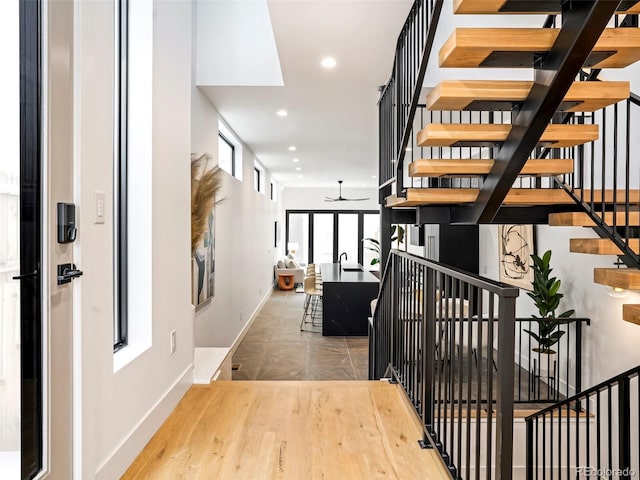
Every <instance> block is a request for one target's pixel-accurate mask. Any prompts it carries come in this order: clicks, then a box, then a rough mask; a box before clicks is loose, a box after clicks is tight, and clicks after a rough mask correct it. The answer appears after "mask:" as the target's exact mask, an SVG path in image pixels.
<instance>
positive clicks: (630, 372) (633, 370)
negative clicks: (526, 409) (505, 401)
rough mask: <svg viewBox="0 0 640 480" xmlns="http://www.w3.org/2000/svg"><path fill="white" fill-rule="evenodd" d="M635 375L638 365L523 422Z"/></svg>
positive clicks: (639, 372) (568, 404) (638, 373)
mask: <svg viewBox="0 0 640 480" xmlns="http://www.w3.org/2000/svg"><path fill="white" fill-rule="evenodd" d="M636 375H640V365H638V366H637V367H633V368H630V369H629V370H627V371H626V372H623V373H620V374H618V375H616V376H615V377H611V378H609V379H608V380H605V381H603V382H600V383H598V384H597V385H594V386H593V387H590V388H587V389H585V390H582V391H581V392H578V393H576V394H575V395H573V396H571V397H569V398H565V399H564V400H561V401H559V402H557V403H554V404H553V405H549V406H548V407H546V408H543V409H542V410H538V411H537V412H535V413H532V414H531V415H529V416H528V417H526V418H525V421H527V422H529V421H530V420H535V419H536V418H537V417H543V416H545V415H546V414H548V413H551V412H552V411H554V410H560V409H561V408H563V407H567V406H568V407H571V404H575V403H577V402H580V401H581V400H583V399H584V398H585V397H587V396H589V395H591V394H592V393H596V392H598V391H602V390H604V389H606V388H607V387H608V386H610V385H613V384H614V383H618V382H619V381H620V380H622V379H624V378H629V377H632V376H636Z"/></svg>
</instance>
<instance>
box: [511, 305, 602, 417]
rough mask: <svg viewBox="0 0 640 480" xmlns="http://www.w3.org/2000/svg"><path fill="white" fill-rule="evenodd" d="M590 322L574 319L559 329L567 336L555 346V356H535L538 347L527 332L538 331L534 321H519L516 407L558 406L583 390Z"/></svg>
mask: <svg viewBox="0 0 640 480" xmlns="http://www.w3.org/2000/svg"><path fill="white" fill-rule="evenodd" d="M590 324H591V320H590V319H588V318H574V319H573V322H572V323H570V324H565V325H560V326H559V327H558V330H559V331H563V332H565V333H564V334H563V335H562V337H560V340H559V341H558V343H557V344H556V345H554V346H553V350H554V351H555V352H556V353H555V354H552V355H549V354H544V353H539V352H535V351H534V350H533V349H534V348H535V347H537V343H536V342H535V341H534V340H532V337H531V336H530V335H529V334H527V333H526V331H525V330H529V331H533V332H536V331H537V325H536V321H535V320H534V319H532V318H516V339H515V345H516V359H515V362H516V371H515V385H514V390H515V397H514V401H515V402H516V403H525V404H541V403H542V404H544V403H555V402H558V401H560V400H562V399H564V398H567V397H570V396H571V395H573V394H574V393H577V392H580V391H581V390H582V352H583V345H582V339H583V336H582V334H583V329H584V326H585V325H590Z"/></svg>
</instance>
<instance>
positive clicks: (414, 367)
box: [369, 250, 519, 480]
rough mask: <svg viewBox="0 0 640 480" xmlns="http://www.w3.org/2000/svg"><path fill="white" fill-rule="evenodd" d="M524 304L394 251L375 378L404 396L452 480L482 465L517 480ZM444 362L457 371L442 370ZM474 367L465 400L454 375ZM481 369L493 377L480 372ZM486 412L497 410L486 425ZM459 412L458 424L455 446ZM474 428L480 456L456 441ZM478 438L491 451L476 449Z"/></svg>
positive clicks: (378, 330)
mask: <svg viewBox="0 0 640 480" xmlns="http://www.w3.org/2000/svg"><path fill="white" fill-rule="evenodd" d="M518 295H519V289H518V288H516V287H512V286H510V285H506V284H502V283H499V282H496V281H493V280H489V279H486V278H483V277H481V276H479V275H477V274H473V273H469V272H465V271H463V270H460V269H457V268H454V267H450V266H448V265H444V264H441V263H439V262H435V261H432V260H428V259H425V258H422V257H418V256H415V255H412V254H410V253H407V252H402V251H399V250H392V251H391V253H390V255H389V259H388V260H387V267H386V268H385V275H384V276H383V281H382V286H381V289H380V296H379V300H378V303H377V306H376V309H375V311H374V319H373V323H372V325H371V326H372V330H371V334H370V337H369V341H370V343H369V345H370V355H371V356H370V364H369V372H370V373H369V378H370V379H378V378H382V377H387V378H391V381H392V382H394V383H398V384H399V385H401V386H402V390H403V391H404V393H405V394H406V396H407V399H408V400H409V401H410V402H411V404H412V405H413V407H414V409H415V412H416V414H417V415H418V417H419V418H420V421H421V423H422V427H423V438H422V440H421V441H420V444H421V445H422V446H423V448H428V447H427V446H428V445H431V446H432V447H433V448H435V449H436V450H437V451H438V453H439V454H440V456H441V458H442V459H443V461H444V462H445V464H446V466H447V468H448V470H449V472H450V474H451V475H452V477H453V478H460V475H461V474H463V472H465V471H467V472H468V471H469V470H470V469H473V468H480V467H476V465H478V463H477V462H480V461H481V460H482V461H483V462H486V465H487V467H488V468H495V471H496V477H495V478H498V479H505V480H507V479H511V478H512V469H513V465H512V459H513V404H514V395H513V391H514V390H513V389H514V382H513V381H514V351H515V344H514V338H515V300H516V297H517V296H518ZM465 304H466V305H467V307H464V308H462V305H465ZM463 322H464V323H463ZM467 322H469V323H467ZM470 322H473V323H470ZM441 328H442V329H443V330H440V329H441ZM476 328H477V329H476ZM445 331H447V332H449V333H444V332H445ZM438 332H442V335H440V333H438ZM452 332H458V333H455V337H456V338H457V339H458V340H459V341H460V342H466V346H464V352H463V348H462V347H461V348H459V349H458V350H455V349H454V348H453V347H452V345H453V342H454V339H453V335H454V334H453V333H452ZM474 332H476V333H474ZM478 332H485V333H478ZM483 338H484V339H485V341H486V343H483V341H482V339H483ZM461 345H463V343H461ZM446 357H448V358H449V359H450V362H442V359H443V358H446ZM463 357H464V358H463ZM473 358H475V362H476V367H475V368H474V369H473V372H474V373H473V374H472V375H467V378H466V379H465V380H464V391H465V392H467V393H466V394H464V393H463V392H462V390H463V387H462V384H463V379H462V376H461V375H458V376H457V377H456V373H455V372H459V373H460V374H461V373H462V372H463V371H464V368H465V367H464V365H467V366H469V365H472V362H473ZM484 366H488V367H489V371H488V372H487V373H482V371H481V368H485V367H484ZM494 369H495V370H496V372H495V375H494V373H493V370H494ZM454 377H455V378H457V380H455V381H454ZM472 377H473V378H475V379H476V380H475V381H476V383H475V384H474V386H473V392H471V388H472V387H471V385H472V383H471V381H472ZM494 380H495V383H494ZM447 385H448V387H447ZM453 385H455V388H453V387H452V386H453ZM463 404H464V406H463ZM487 405H495V411H494V408H488V410H487V412H486V418H483V413H482V412H484V409H485V408H486V407H487ZM456 411H457V412H458V415H457V417H455V418H458V419H460V420H461V421H460V422H458V424H457V426H456V427H455V429H456V431H457V432H458V437H457V439H454V436H453V430H454V426H453V424H452V422H453V420H454V416H453V415H454V413H455V412H456ZM463 412H467V413H468V414H467V415H463ZM494 419H495V422H496V427H495V431H494V429H488V430H487V431H486V432H485V431H483V430H482V427H481V425H482V422H483V421H485V420H486V421H488V422H492V421H493V420H494ZM463 421H464V426H463V423H462V422H463ZM471 428H473V429H474V432H475V435H476V437H477V439H478V440H477V446H476V449H475V450H474V452H475V453H474V454H472V453H471V451H472V450H473V449H472V447H471V445H470V444H469V445H465V446H461V444H460V441H459V440H458V439H460V438H461V436H460V435H461V432H462V431H463V430H464V431H467V432H468V431H469V429H471ZM481 437H482V442H484V444H485V445H486V447H482V448H481V447H480V446H479V445H480V443H481V441H480V438H481ZM463 449H464V452H463ZM469 455H475V459H476V460H474V461H473V462H472V461H471V460H469V458H470V457H469ZM470 462H472V463H470Z"/></svg>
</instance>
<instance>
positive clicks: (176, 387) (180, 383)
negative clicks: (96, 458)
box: [95, 365, 193, 480]
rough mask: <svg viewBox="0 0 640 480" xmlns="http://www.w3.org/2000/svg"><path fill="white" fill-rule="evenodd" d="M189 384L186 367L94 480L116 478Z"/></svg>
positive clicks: (189, 370) (189, 372)
mask: <svg viewBox="0 0 640 480" xmlns="http://www.w3.org/2000/svg"><path fill="white" fill-rule="evenodd" d="M192 383H193V365H189V366H188V367H187V368H186V369H185V370H184V372H182V374H181V375H180V376H179V377H178V378H177V379H176V381H175V382H173V384H172V385H171V387H169V389H168V390H167V391H166V392H165V393H164V395H162V396H161V397H160V399H159V400H158V401H157V402H156V403H155V404H154V405H153V407H151V409H150V410H149V411H148V412H147V414H146V415H145V416H144V417H143V418H142V419H141V420H140V421H139V422H138V423H137V424H136V425H135V426H134V427H133V428H132V429H131V431H130V432H129V433H128V434H127V436H126V437H125V438H124V439H123V440H122V442H120V444H119V445H118V446H117V447H116V448H115V450H114V451H113V453H111V455H110V456H109V458H107V460H105V462H104V463H103V464H102V465H100V467H98V469H97V470H96V474H95V479H96V480H112V479H114V478H120V477H121V476H122V475H123V474H124V472H125V471H126V470H127V468H129V466H130V465H131V464H132V463H133V461H134V460H135V459H136V458H137V456H138V455H139V454H140V452H141V451H142V449H143V448H144V446H145V445H146V444H147V443H148V442H149V440H151V437H153V435H154V434H155V433H156V432H157V431H158V429H159V428H160V426H161V425H162V424H163V423H164V421H165V420H166V419H167V417H168V416H169V414H170V413H171V412H172V411H173V409H174V408H175V407H176V405H177V404H178V402H180V400H181V399H182V397H183V396H184V394H185V393H186V392H187V390H188V389H189V387H191V385H192Z"/></svg>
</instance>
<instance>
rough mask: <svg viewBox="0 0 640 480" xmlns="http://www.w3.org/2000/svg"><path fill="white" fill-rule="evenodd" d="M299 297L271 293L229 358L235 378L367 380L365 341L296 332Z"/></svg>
mask: <svg viewBox="0 0 640 480" xmlns="http://www.w3.org/2000/svg"><path fill="white" fill-rule="evenodd" d="M304 297H305V295H304V294H303V293H296V292H295V291H281V290H274V291H273V294H272V295H271V298H269V300H267V303H266V304H265V305H264V307H263V308H262V310H261V311H260V313H259V314H258V317H257V318H256V319H255V321H254V322H253V325H252V326H251V328H250V329H249V331H248V332H247V335H246V336H245V337H244V339H243V340H242V343H241V344H240V346H239V347H238V349H237V350H236V352H235V354H234V355H233V363H236V364H240V368H239V370H237V371H234V372H233V379H234V380H367V375H368V339H367V337H323V336H322V333H320V329H319V327H316V329H317V330H318V333H316V332H307V331H304V332H301V331H300V319H301V318H302V308H303V302H304Z"/></svg>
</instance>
